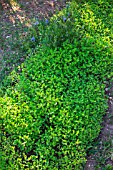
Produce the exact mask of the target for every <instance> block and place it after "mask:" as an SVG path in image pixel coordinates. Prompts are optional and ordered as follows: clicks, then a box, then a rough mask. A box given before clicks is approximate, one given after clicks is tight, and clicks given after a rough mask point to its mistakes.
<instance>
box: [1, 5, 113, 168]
mask: <svg viewBox="0 0 113 170" xmlns="http://www.w3.org/2000/svg"><path fill="white" fill-rule="evenodd" d="M76 6H77V9H76V10H75V7H76ZM65 12H66V11H65V10H64V11H63V12H61V13H60V14H58V16H54V17H53V18H52V19H51V20H53V22H52V23H50V25H47V26H46V30H45V32H44V30H43V28H42V29H40V31H39V32H38V33H39V35H41V36H40V39H39V41H38V38H37V37H34V38H37V41H36V42H37V43H36V44H37V45H36V48H35V51H34V53H33V54H32V52H31V55H30V57H29V58H28V59H26V61H25V62H24V64H23V65H22V66H21V72H19V73H16V72H13V73H12V75H10V76H9V77H8V78H7V80H5V82H4V85H3V87H2V88H1V92H2V95H1V98H0V101H1V108H0V109H1V112H0V113H2V115H1V119H0V120H1V139H2V152H1V154H2V162H3V163H2V164H3V165H4V166H2V167H4V169H17V170H18V169H22V170H24V169H30V170H32V169H39V170H41V169H43V170H46V169H48V170H51V169H54V170H60V169H61V170H64V169H67V170H71V169H76V170H80V169H82V167H83V164H84V163H85V156H86V151H87V150H88V149H89V148H90V147H91V145H92V142H93V140H94V139H95V138H96V137H97V136H98V134H99V132H100V129H101V125H100V123H101V122H102V117H103V115H104V114H105V110H106V109H107V100H106V96H105V94H104V89H105V85H104V83H103V82H104V81H105V80H106V78H108V77H110V76H111V75H112V73H111V68H112V62H111V61H112V45H111V41H110V38H109V36H108V35H107V33H106V27H105V25H104V24H103V22H102V21H101V20H100V19H98V18H96V16H95V14H94V13H93V12H92V10H91V6H90V5H89V4H85V5H84V6H81V5H80V6H79V5H77V4H76V3H74V2H72V4H71V7H70V11H68V12H71V14H70V19H69V20H66V18H62V16H65ZM80 16H81V17H80ZM55 17H57V18H60V19H57V21H59V20H60V21H59V22H58V23H57V24H58V25H57V24H55V25H54V27H52V25H53V23H54V21H55ZM62 19H63V21H61V20H62ZM64 22H65V23H64ZM68 22H69V23H68ZM100 23H101V27H100ZM40 26H41V27H42V26H43V25H40ZM67 26H70V27H69V29H68V30H67V28H68V27H67ZM44 27H45V26H44ZM65 27H66V28H65ZM39 28H40V27H39ZM39 28H38V29H39ZM70 28H71V29H70ZM52 30H53V32H51V31H52ZM57 31H60V33H59V32H57ZM40 32H41V33H40ZM36 33H37V32H36ZM43 33H44V35H43ZM33 36H34V35H32V36H31V37H33ZM31 37H30V38H31ZM62 37H63V38H62ZM34 38H33V39H32V40H33V42H34V43H35V41H34ZM35 40H36V39H35ZM33 42H31V43H33ZM26 47H27V48H28V50H29V51H31V48H32V46H30V47H29V44H27V46H26ZM34 47H35V45H34ZM19 69H20V68H19Z"/></svg>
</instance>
